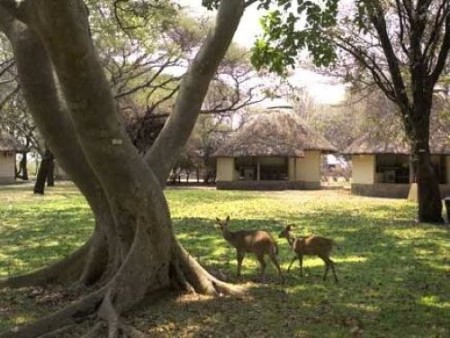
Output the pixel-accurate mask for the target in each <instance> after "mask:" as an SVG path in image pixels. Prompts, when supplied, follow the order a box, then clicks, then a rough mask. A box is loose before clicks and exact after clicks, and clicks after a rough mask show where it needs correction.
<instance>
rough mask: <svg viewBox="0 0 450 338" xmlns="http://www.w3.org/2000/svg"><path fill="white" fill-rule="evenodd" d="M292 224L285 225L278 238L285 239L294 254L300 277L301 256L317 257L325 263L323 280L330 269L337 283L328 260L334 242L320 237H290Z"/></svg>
mask: <svg viewBox="0 0 450 338" xmlns="http://www.w3.org/2000/svg"><path fill="white" fill-rule="evenodd" d="M291 231H292V224H289V225H287V226H286V227H285V228H284V229H283V231H281V232H280V234H279V236H278V237H279V238H286V239H287V241H288V243H289V245H290V247H291V248H292V250H293V251H294V252H295V253H296V255H297V257H298V260H299V262H300V276H303V256H304V255H308V256H319V257H320V258H321V259H322V260H323V261H324V262H325V273H324V275H323V280H326V279H327V274H328V270H329V269H330V267H331V270H332V271H333V276H334V281H335V282H336V283H337V282H338V278H337V276H336V271H335V270H334V262H333V261H332V260H331V259H330V253H331V250H332V249H333V245H334V241H333V240H332V239H329V238H325V237H320V236H306V237H297V238H294V237H293V236H292V233H291ZM297 257H294V258H293V259H292V261H291V264H289V267H288V270H287V272H288V273H289V270H290V269H291V266H292V263H294V261H295V260H296V259H297Z"/></svg>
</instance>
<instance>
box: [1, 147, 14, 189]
mask: <svg viewBox="0 0 450 338" xmlns="http://www.w3.org/2000/svg"><path fill="white" fill-rule="evenodd" d="M14 161H15V156H14V155H10V154H9V153H8V155H7V156H5V153H4V152H0V183H13V182H14V181H15V172H14V170H15V168H14Z"/></svg>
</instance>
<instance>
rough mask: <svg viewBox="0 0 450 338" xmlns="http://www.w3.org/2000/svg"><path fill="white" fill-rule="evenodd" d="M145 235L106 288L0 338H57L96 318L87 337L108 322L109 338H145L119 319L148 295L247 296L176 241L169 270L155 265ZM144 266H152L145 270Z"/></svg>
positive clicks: (164, 265)
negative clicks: (173, 292)
mask: <svg viewBox="0 0 450 338" xmlns="http://www.w3.org/2000/svg"><path fill="white" fill-rule="evenodd" d="M141 232H142V229H140V228H138V231H136V237H135V241H134V242H133V245H132V247H131V249H130V252H129V253H128V255H127V257H126V259H125V261H124V262H123V264H122V265H121V267H120V268H119V269H118V270H116V273H115V275H114V277H113V278H111V279H110V280H109V281H108V283H107V284H105V285H104V286H103V287H101V288H100V289H98V290H96V291H94V292H92V293H91V294H89V295H88V296H86V297H85V298H83V299H81V300H79V301H77V302H75V303H73V304H71V305H69V306H67V307H66V308H64V309H62V310H60V311H58V312H55V313H54V314H52V315H50V316H47V317H44V318H42V319H40V320H38V321H36V322H33V323H31V324H29V325H27V326H24V327H21V328H15V329H12V330H10V331H7V332H3V333H1V334H0V337H1V338H4V337H16V338H22V337H25V338H28V337H36V336H41V335H47V337H52V336H57V335H58V332H59V331H58V330H64V329H65V328H66V327H69V326H71V325H74V324H78V323H80V322H82V321H85V320H88V319H94V318H95V319H96V321H98V322H97V324H96V325H94V328H93V329H92V330H91V332H90V333H88V335H87V336H88V337H95V336H101V334H100V333H99V332H104V329H105V328H104V323H105V322H106V324H107V332H108V337H111V338H116V337H119V336H125V337H139V338H142V337H146V335H145V334H144V333H142V332H140V331H138V330H136V329H135V328H133V327H131V326H129V325H128V324H126V323H125V322H124V321H123V320H122V319H121V318H120V314H121V313H123V312H124V311H127V310H128V309H130V308H131V307H132V306H134V305H136V304H138V303H139V302H140V301H142V299H144V297H145V296H146V295H148V293H152V292H155V291H158V292H160V291H161V290H163V289H170V288H171V287H172V288H176V289H181V290H183V291H187V292H195V293H201V294H207V295H215V296H217V295H222V294H240V293H242V292H243V289H242V288H240V287H237V286H234V285H231V284H228V283H224V282H222V281H220V280H218V279H217V278H215V277H214V276H212V275H211V274H209V273H208V272H207V271H206V270H205V269H204V268H203V267H202V266H201V265H200V264H198V263H197V261H196V260H195V259H193V258H192V257H191V256H190V255H189V254H188V253H187V252H186V250H184V248H183V247H182V246H181V245H180V244H179V243H178V242H177V241H176V240H174V242H173V250H172V258H171V259H170V257H169V261H170V264H167V263H164V260H161V261H160V260H158V259H156V260H155V259H154V258H155V257H158V256H157V255H155V252H154V250H153V249H154V246H151V245H148V244H149V242H148V241H149V237H148V236H145V235H143V234H142V233H141ZM86 248H88V245H85V246H84V249H83V250H81V249H80V250H79V251H78V252H83V253H84V254H85V253H86V251H85V250H87V249H86ZM142 260H145V261H147V262H148V264H146V265H145V266H142V265H141V262H142ZM169 265H170V268H169V267H168V266H169ZM61 328H63V329H61Z"/></svg>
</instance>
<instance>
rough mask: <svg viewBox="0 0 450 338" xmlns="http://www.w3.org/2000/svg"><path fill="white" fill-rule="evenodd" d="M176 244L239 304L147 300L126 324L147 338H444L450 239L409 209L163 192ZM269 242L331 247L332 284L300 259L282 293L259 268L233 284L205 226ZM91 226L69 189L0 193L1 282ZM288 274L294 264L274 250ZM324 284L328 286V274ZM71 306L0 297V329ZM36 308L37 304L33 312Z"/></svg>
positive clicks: (273, 277)
mask: <svg viewBox="0 0 450 338" xmlns="http://www.w3.org/2000/svg"><path fill="white" fill-rule="evenodd" d="M166 195H167V198H168V200H169V203H170V207H171V210H172V216H173V219H174V226H175V229H176V232H177V234H178V237H179V238H180V240H181V241H182V243H183V244H184V245H185V247H186V248H187V249H188V250H189V251H190V253H191V254H192V255H193V256H194V257H196V258H197V259H198V260H200V262H201V263H202V264H203V265H204V266H206V267H207V268H208V269H209V270H210V271H212V272H213V273H215V274H216V275H218V276H220V277H221V278H222V279H225V280H227V281H230V282H237V283H241V284H242V285H243V286H245V287H246V288H247V289H248V292H247V294H245V295H243V296H241V297H221V298H209V297H200V296H179V297H173V295H168V296H164V297H160V298H158V299H148V301H147V302H146V304H144V305H143V306H142V307H140V308H137V309H135V310H134V312H133V313H132V314H130V316H129V318H128V320H129V321H130V322H131V323H133V324H134V325H136V326H137V327H139V329H141V330H142V331H144V332H148V333H150V334H151V335H152V336H156V337H450V329H449V328H450V232H449V231H448V230H446V229H443V228H437V227H435V226H432V225H427V224H415V223H414V221H413V220H414V217H415V213H416V211H415V205H414V204H412V203H408V202H406V201H401V200H389V199H373V198H363V197H355V196H350V195H349V194H348V193H347V192H343V191H334V190H328V191H316V192H304V191H295V192H294V191H288V192H230V191H216V190H214V189H169V190H167V193H166ZM226 215H230V216H231V224H230V228H231V229H240V228H246V229H266V230H269V231H271V232H272V233H273V234H274V235H276V234H277V233H278V232H279V231H280V230H281V228H282V226H283V225H284V224H285V223H286V222H289V223H295V224H296V230H295V232H296V233H297V234H298V235H305V234H317V235H323V236H328V237H332V238H334V239H335V240H336V242H338V243H339V248H338V249H337V250H335V251H334V252H333V255H332V258H333V259H334V261H335V262H336V269H337V274H338V277H339V278H340V283H339V284H337V285H335V284H334V283H333V282H332V278H329V280H327V281H326V282H323V281H322V280H321V276H322V273H323V269H324V267H323V263H322V262H321V261H320V260H319V259H316V258H312V257H309V258H308V257H307V258H305V261H304V265H305V267H306V275H305V276H304V277H303V278H300V276H299V269H298V265H297V263H296V264H295V266H294V269H293V270H292V271H291V273H290V275H289V276H288V277H287V278H286V281H285V283H280V281H279V279H278V277H277V274H276V272H275V269H274V268H273V267H272V266H269V268H268V271H267V272H268V278H267V280H266V282H265V283H258V282H257V275H258V264H257V262H256V260H255V259H254V258H253V257H250V256H249V257H248V258H246V260H245V261H244V267H243V274H244V276H243V280H237V279H236V277H235V271H236V259H235V251H234V249H232V248H231V247H230V246H228V245H227V244H226V243H225V241H224V240H223V239H222V237H221V235H220V233H219V232H218V230H216V229H215V227H214V219H215V217H219V218H224V217H225V216H226ZM92 226H93V219H92V216H91V214H90V211H89V209H88V207H87V206H86V204H85V202H84V199H83V198H82V197H80V195H79V194H78V193H77V191H76V190H75V189H74V188H73V187H72V186H67V185H66V186H62V187H56V188H53V189H51V190H49V191H48V193H46V195H45V196H43V197H39V196H34V195H33V194H32V193H31V190H30V188H29V187H25V186H22V187H2V188H0V277H7V276H8V275H11V274H17V273H24V272H27V271H30V270H32V269H36V268H38V267H40V266H42V265H45V264H47V263H49V262H52V261H54V260H56V259H58V258H60V257H63V256H64V255H67V254H69V253H70V251H71V250H73V249H75V248H76V247H77V246H78V245H80V244H81V243H83V241H84V240H85V239H86V238H87V237H88V236H89V234H90V231H91V229H92ZM278 243H279V247H280V255H279V257H280V261H281V262H282V268H283V270H286V268H287V266H288V263H289V262H290V260H291V258H292V253H291V252H290V250H289V248H288V245H287V243H286V242H285V241H284V240H281V239H280V240H278ZM330 277H331V276H330ZM69 300H71V293H70V291H68V290H64V289H61V288H54V289H51V290H42V289H36V288H31V289H21V290H2V291H0V329H4V328H6V327H9V326H11V325H16V324H20V323H23V322H26V321H29V320H31V319H33V318H36V317H38V316H41V315H43V314H45V313H47V312H48V311H51V310H53V309H54V308H57V307H59V306H61V303H63V302H65V301H69ZM37 304H38V305H39V306H37Z"/></svg>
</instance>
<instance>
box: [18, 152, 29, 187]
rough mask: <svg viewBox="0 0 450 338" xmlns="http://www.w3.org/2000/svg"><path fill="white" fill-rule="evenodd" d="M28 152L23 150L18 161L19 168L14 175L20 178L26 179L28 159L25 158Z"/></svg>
mask: <svg viewBox="0 0 450 338" xmlns="http://www.w3.org/2000/svg"><path fill="white" fill-rule="evenodd" d="M27 155H28V152H27V151H24V152H22V158H21V159H20V162H19V170H18V171H17V173H16V177H17V178H20V179H21V180H24V181H28V179H29V177H28V167H27V166H28V160H27Z"/></svg>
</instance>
